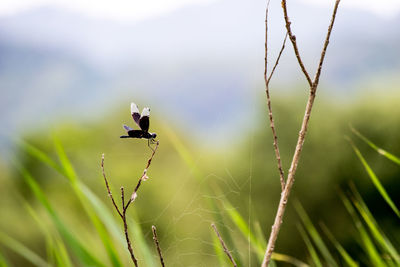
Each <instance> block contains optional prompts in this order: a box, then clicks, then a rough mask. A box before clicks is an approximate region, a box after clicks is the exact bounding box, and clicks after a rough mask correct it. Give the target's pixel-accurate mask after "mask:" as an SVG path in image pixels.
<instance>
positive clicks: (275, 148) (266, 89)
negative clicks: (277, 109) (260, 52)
mask: <svg viewBox="0 0 400 267" xmlns="http://www.w3.org/2000/svg"><path fill="white" fill-rule="evenodd" d="M268 7H269V1H268V3H267V8H266V10H265V58H264V62H265V68H264V82H265V93H266V95H267V106H268V115H269V122H270V127H271V130H272V136H273V139H274V143H273V145H274V150H275V157H276V159H277V162H278V171H279V179H280V182H281V188H282V191H283V189H285V176H284V173H283V168H282V162H281V154H280V152H279V145H278V136H277V134H276V129H275V123H274V117H273V115H272V106H271V96H270V94H269V82H270V80H271V78H272V75H273V74H274V72H275V69H276V67H277V66H278V64H279V60H280V58H281V55H282V53H283V50H284V49H285V43H286V39H287V36H288V34H287V33H286V35H285V39H284V40H283V44H282V47H281V50H280V51H279V55H278V57H277V59H276V61H275V65H274V67H273V68H272V71H271V73H270V75H269V77H268V76H267V69H268V57H267V56H268V23H267V22H268Z"/></svg>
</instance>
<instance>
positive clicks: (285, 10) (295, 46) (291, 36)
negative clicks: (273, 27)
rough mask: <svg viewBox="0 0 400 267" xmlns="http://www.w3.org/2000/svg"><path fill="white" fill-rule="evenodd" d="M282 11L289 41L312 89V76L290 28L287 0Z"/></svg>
mask: <svg viewBox="0 0 400 267" xmlns="http://www.w3.org/2000/svg"><path fill="white" fill-rule="evenodd" d="M282 9H283V17H284V19H285V23H286V30H287V33H288V34H289V39H290V41H291V42H292V45H293V49H294V53H295V55H296V58H297V61H298V62H299V65H300V68H301V70H302V71H303V73H304V76H305V77H306V79H307V82H308V84H309V85H310V87H311V86H312V84H313V82H312V81H311V78H310V75H309V74H308V72H307V70H306V67H305V66H304V63H303V61H302V60H301V57H300V53H299V48H298V47H297V42H296V36H295V35H294V34H293V33H292V28H291V27H290V24H291V22H290V20H289V17H288V14H287V7H286V0H282Z"/></svg>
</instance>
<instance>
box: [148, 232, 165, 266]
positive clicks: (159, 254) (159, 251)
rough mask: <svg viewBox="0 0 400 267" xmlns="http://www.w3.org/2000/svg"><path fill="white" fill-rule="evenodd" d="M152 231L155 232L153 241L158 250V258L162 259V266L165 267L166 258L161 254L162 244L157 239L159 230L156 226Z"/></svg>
mask: <svg viewBox="0 0 400 267" xmlns="http://www.w3.org/2000/svg"><path fill="white" fill-rule="evenodd" d="M151 231H152V232H153V240H154V244H155V245H156V248H157V252H158V257H159V258H160V262H161V266H162V267H165V264H164V258H163V256H162V253H161V248H160V243H159V242H158V238H157V229H156V227H155V226H154V225H152V226H151Z"/></svg>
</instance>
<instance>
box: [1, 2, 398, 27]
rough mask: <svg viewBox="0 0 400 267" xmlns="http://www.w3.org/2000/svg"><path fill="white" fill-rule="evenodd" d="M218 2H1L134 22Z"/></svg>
mask: <svg viewBox="0 0 400 267" xmlns="http://www.w3.org/2000/svg"><path fill="white" fill-rule="evenodd" d="M217 1H220V0H146V1H143V0H113V1H111V0H96V1H94V0H2V1H0V16H7V15H14V14H16V13H19V12H22V11H26V10H29V9H31V8H37V7H41V6H55V7H60V8H65V9H69V10H72V11H75V12H78V13H82V14H84V15H86V16H89V17H96V18H102V19H110V20H115V21H122V22H124V21H125V22H126V21H128V22H132V21H140V20H143V19H151V18H154V17H157V16H160V15H163V14H166V13H169V12H172V11H174V10H176V9H178V8H182V7H185V6H188V5H207V4H210V3H212V2H217ZM252 1H255V0H252ZM257 1H259V0H257ZM272 1H279V0H272ZM300 1H302V2H305V3H308V4H311V5H324V6H326V5H331V6H333V2H334V1H333V0H300ZM341 6H342V8H354V9H364V10H368V11H370V12H372V13H375V14H376V15H379V16H382V17H388V18H389V17H393V16H396V15H397V14H398V13H399V12H400V1H399V0H380V1H376V0H343V1H342V3H341Z"/></svg>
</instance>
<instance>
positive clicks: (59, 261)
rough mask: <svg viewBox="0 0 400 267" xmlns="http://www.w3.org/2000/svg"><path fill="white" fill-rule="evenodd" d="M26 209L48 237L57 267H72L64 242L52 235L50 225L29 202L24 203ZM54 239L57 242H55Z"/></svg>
mask: <svg viewBox="0 0 400 267" xmlns="http://www.w3.org/2000/svg"><path fill="white" fill-rule="evenodd" d="M24 206H25V209H26V210H27V211H28V213H29V214H30V215H31V217H32V218H33V219H34V221H35V222H36V224H37V225H38V226H39V228H40V230H41V231H42V233H43V234H44V235H45V236H46V240H47V244H48V247H49V248H50V253H51V256H54V261H55V263H56V266H58V267H64V266H65V267H72V263H71V259H70V257H69V255H68V252H67V249H66V248H65V245H64V243H63V242H62V240H61V239H60V238H59V237H58V236H55V235H54V234H53V235H52V234H51V233H50V230H49V227H48V225H46V223H45V222H44V220H43V219H41V218H40V216H39V215H38V214H37V212H36V211H35V210H34V209H33V208H32V207H31V206H30V205H29V203H28V202H25V203H24ZM53 239H54V240H55V242H53Z"/></svg>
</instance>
